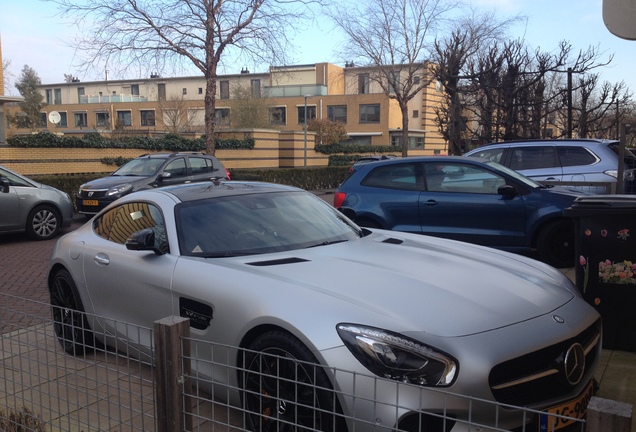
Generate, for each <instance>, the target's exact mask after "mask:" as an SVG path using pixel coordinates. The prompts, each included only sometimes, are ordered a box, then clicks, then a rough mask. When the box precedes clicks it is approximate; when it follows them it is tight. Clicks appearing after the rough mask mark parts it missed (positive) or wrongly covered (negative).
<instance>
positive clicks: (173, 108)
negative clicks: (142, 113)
mask: <svg viewBox="0 0 636 432" xmlns="http://www.w3.org/2000/svg"><path fill="white" fill-rule="evenodd" d="M159 107H160V108H161V117H162V121H163V125H164V126H165V128H166V129H167V130H168V132H169V133H173V134H178V133H180V132H183V131H186V130H189V129H190V126H191V123H192V118H191V116H190V115H188V106H187V103H186V100H185V98H184V97H183V95H180V94H179V95H172V96H170V97H169V98H168V99H166V100H163V101H160V102H159Z"/></svg>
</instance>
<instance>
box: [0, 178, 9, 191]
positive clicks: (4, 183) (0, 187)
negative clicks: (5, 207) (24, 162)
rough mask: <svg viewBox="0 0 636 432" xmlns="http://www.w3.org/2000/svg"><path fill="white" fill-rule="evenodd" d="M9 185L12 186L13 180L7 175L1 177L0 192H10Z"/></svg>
mask: <svg viewBox="0 0 636 432" xmlns="http://www.w3.org/2000/svg"><path fill="white" fill-rule="evenodd" d="M9 186H11V182H10V181H9V179H8V178H6V177H0V192H2V193H9Z"/></svg>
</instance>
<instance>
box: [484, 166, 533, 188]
mask: <svg viewBox="0 0 636 432" xmlns="http://www.w3.org/2000/svg"><path fill="white" fill-rule="evenodd" d="M486 165H488V166H491V167H493V168H494V169H496V170H499V171H503V172H504V173H506V174H508V175H509V176H510V177H513V178H515V179H516V180H517V181H519V182H521V183H523V184H525V185H526V186H529V187H532V188H541V187H543V185H540V184H539V183H537V182H535V181H534V180H532V179H530V178H528V177H526V176H524V175H523V174H519V173H518V172H517V171H514V170H511V169H510V168H508V167H505V166H503V165H499V164H498V163H497V162H490V161H489V162H486Z"/></svg>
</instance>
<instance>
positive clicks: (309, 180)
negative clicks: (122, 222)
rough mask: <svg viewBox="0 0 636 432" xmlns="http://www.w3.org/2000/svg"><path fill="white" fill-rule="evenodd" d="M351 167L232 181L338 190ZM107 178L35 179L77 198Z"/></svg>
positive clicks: (269, 172)
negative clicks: (84, 189)
mask: <svg viewBox="0 0 636 432" xmlns="http://www.w3.org/2000/svg"><path fill="white" fill-rule="evenodd" d="M348 172H349V167H319V168H313V167H312V168H280V169H260V170H255V169H236V170H232V172H231V175H232V180H240V181H241V180H242V181H265V182H270V183H280V184H286V185H290V186H296V187H299V188H301V189H305V190H321V189H335V188H337V187H338V186H339V185H340V183H342V182H343V181H344V180H345V179H346V178H347V174H348ZM100 177H104V173H92V174H66V175H61V174H58V175H40V176H31V178H33V180H35V181H38V182H40V183H44V184H46V185H49V186H53V187H54V188H57V189H60V190H62V191H64V192H66V193H68V194H69V195H70V196H71V197H75V195H76V194H77V191H78V190H79V187H80V185H82V184H83V183H86V182H88V181H91V180H94V179H97V178H100Z"/></svg>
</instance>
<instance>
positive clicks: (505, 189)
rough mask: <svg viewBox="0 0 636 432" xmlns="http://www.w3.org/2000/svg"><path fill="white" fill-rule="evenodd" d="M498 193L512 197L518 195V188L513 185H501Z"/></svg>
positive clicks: (505, 196)
mask: <svg viewBox="0 0 636 432" xmlns="http://www.w3.org/2000/svg"><path fill="white" fill-rule="evenodd" d="M497 193H498V194H499V195H501V196H503V197H504V198H512V197H515V196H517V189H515V187H514V186H511V185H501V186H499V187H498V188H497Z"/></svg>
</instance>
